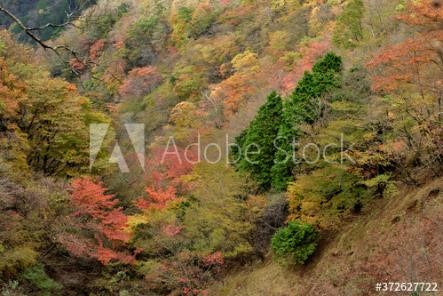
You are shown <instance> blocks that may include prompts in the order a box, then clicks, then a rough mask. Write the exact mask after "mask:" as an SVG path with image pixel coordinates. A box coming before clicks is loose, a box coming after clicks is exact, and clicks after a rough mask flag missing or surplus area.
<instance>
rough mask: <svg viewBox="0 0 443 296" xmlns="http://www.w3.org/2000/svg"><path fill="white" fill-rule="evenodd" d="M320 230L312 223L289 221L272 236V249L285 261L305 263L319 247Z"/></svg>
mask: <svg viewBox="0 0 443 296" xmlns="http://www.w3.org/2000/svg"><path fill="white" fill-rule="evenodd" d="M318 239H319V234H318V231H317V230H316V229H315V228H314V226H312V225H311V224H306V223H302V222H299V221H294V222H289V224H288V226H286V227H284V228H281V229H280V230H278V231H277V232H276V233H275V235H274V237H273V238H272V243H271V246H272V251H273V252H274V254H275V256H276V257H277V258H279V259H282V260H283V262H284V263H290V264H305V262H306V261H307V260H308V259H309V257H311V255H312V254H313V253H314V252H315V249H316V248H317V242H318Z"/></svg>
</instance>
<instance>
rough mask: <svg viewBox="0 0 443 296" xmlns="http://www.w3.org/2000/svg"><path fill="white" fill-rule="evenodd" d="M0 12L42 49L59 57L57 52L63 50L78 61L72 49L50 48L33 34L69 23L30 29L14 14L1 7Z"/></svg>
mask: <svg viewBox="0 0 443 296" xmlns="http://www.w3.org/2000/svg"><path fill="white" fill-rule="evenodd" d="M0 12H1V13H4V14H5V15H6V16H8V17H9V18H10V19H11V20H12V21H13V22H14V23H16V24H17V25H18V26H19V28H20V29H21V30H22V31H23V32H24V33H25V34H26V35H28V36H29V37H30V38H31V39H32V40H34V41H35V42H36V43H37V44H38V45H40V46H41V47H42V48H43V49H45V50H50V51H52V52H54V53H55V54H56V55H60V53H59V50H65V51H67V52H69V53H70V54H71V55H72V56H73V57H74V58H76V59H77V60H79V61H80V59H79V58H78V54H77V52H76V51H75V50H73V49H72V48H70V47H68V46H65V45H59V46H51V45H49V44H48V43H46V42H45V41H43V40H42V39H41V38H40V37H39V36H38V35H36V34H35V33H34V31H37V30H43V29H45V28H49V27H64V26H67V25H72V24H71V23H70V22H66V23H64V24H60V25H55V24H51V23H48V24H46V25H44V26H42V27H36V28H31V27H28V26H26V25H25V24H24V23H23V22H22V21H21V20H20V19H19V18H18V17H17V16H16V15H15V14H13V13H12V12H11V11H9V10H8V9H6V8H5V7H3V6H2V5H0Z"/></svg>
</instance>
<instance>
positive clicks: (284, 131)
mask: <svg viewBox="0 0 443 296" xmlns="http://www.w3.org/2000/svg"><path fill="white" fill-rule="evenodd" d="M341 70H342V61H341V58H340V57H338V56H336V55H335V54H334V53H328V54H326V55H325V56H324V57H323V58H322V59H320V60H319V61H318V62H317V63H316V64H315V65H314V67H313V69H312V73H310V72H306V73H305V74H304V76H303V78H302V79H301V80H300V81H299V83H298V85H297V87H296V88H295V90H294V92H293V93H292V94H291V96H290V97H289V98H288V100H287V101H286V103H285V108H284V112H283V120H282V122H281V124H280V128H279V131H278V141H277V143H276V144H277V145H276V146H277V151H276V154H275V158H274V166H273V167H272V169H271V175H272V187H273V188H275V189H276V190H281V191H282V190H285V189H286V187H287V184H288V182H289V181H290V180H291V179H292V172H293V169H294V167H295V166H296V164H297V163H298V160H297V159H295V157H294V156H295V152H296V149H297V145H296V142H297V139H298V138H299V126H300V124H303V123H313V122H315V121H316V120H317V119H318V118H319V116H321V108H319V105H320V104H319V103H320V97H321V96H322V95H324V94H326V93H327V92H328V91H330V90H332V89H334V88H336V87H339V86H340V83H341V79H340V75H339V74H340V72H341Z"/></svg>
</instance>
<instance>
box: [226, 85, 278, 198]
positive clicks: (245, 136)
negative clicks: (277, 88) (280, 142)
mask: <svg viewBox="0 0 443 296" xmlns="http://www.w3.org/2000/svg"><path fill="white" fill-rule="evenodd" d="M282 114H283V103H282V99H281V97H280V96H279V95H278V94H277V93H276V92H272V93H271V94H270V95H269V96H268V99H267V102H266V103H265V104H264V105H263V106H262V107H261V108H260V110H259V111H258V113H257V116H256V117H255V118H254V120H253V121H252V122H251V124H250V126H249V128H248V129H247V130H245V131H244V132H243V133H242V134H241V135H240V136H239V137H238V138H237V144H238V145H239V146H240V148H241V150H240V151H238V149H237V150H234V151H233V154H234V158H237V157H239V159H240V161H239V162H238V163H237V164H236V166H237V168H238V169H239V170H240V171H246V172H248V173H250V174H251V176H252V177H253V178H254V179H255V180H256V181H257V182H258V184H259V185H260V187H261V189H263V190H267V189H269V188H270V187H271V168H272V167H273V165H274V156H275V152H276V149H275V146H274V141H275V139H276V137H277V134H278V130H279V126H280V123H281V120H282Z"/></svg>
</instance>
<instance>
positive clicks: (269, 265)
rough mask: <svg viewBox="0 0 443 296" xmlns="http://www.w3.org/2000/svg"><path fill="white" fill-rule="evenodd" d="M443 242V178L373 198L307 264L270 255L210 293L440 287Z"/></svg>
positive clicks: (346, 294)
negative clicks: (293, 266) (294, 266)
mask: <svg viewBox="0 0 443 296" xmlns="http://www.w3.org/2000/svg"><path fill="white" fill-rule="evenodd" d="M442 242H443V178H440V179H437V180H434V181H432V182H429V183H428V184H427V185H426V186H422V187H420V188H403V189H402V190H401V192H400V193H399V194H398V195H396V196H395V197H392V198H390V199H380V200H377V201H375V202H374V203H373V206H372V208H367V209H365V213H364V214H363V215H362V216H360V217H357V218H355V220H354V221H352V222H350V223H349V224H348V225H347V226H345V227H344V228H343V230H342V231H340V233H338V234H337V235H335V236H334V238H332V239H331V241H330V242H329V243H327V244H325V245H324V246H323V247H322V248H321V249H322V250H321V251H319V253H318V254H317V256H316V258H315V259H314V261H312V262H310V263H309V264H308V265H307V266H305V267H303V268H300V269H298V270H288V269H285V268H284V267H281V266H279V265H278V264H276V263H274V262H272V260H270V259H269V260H267V261H266V262H264V263H262V264H257V265H256V266H249V267H247V268H245V269H243V270H241V271H240V272H237V273H235V274H233V275H231V276H229V277H227V278H226V279H225V280H224V281H223V282H222V283H218V284H217V285H215V286H213V287H212V288H211V290H210V293H209V294H210V295H223V296H227V295H235V296H243V295H244V296H246V295H247V296H261V295H267V296H285V295H287V296H298V295H300V296H306V295H309V296H315V295H319V296H320V295H322V296H323V295H324V296H360V295H361V296H363V295H380V294H378V293H377V292H376V291H375V283H377V282H438V283H439V288H440V290H442V289H443V282H442V279H443V244H442ZM384 295H388V293H385V294H384ZM395 295H399V296H400V295H410V293H405V294H402V293H395ZM420 295H421V296H423V295H433V296H435V295H436V294H435V293H433V294H426V293H421V294H420ZM440 295H443V294H440Z"/></svg>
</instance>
